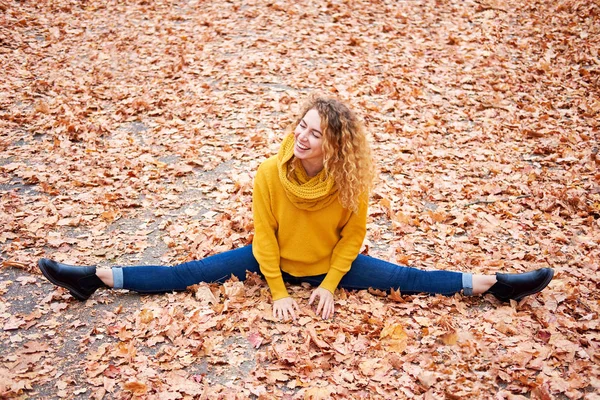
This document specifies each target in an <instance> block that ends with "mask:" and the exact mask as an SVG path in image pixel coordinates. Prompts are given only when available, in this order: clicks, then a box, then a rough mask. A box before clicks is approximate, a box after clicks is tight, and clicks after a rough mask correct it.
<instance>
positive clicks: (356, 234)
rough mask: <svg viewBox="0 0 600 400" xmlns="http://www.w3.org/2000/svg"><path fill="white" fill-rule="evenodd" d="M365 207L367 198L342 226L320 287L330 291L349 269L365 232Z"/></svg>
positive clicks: (366, 206) (366, 207)
mask: <svg viewBox="0 0 600 400" xmlns="http://www.w3.org/2000/svg"><path fill="white" fill-rule="evenodd" d="M367 209H368V198H366V196H365V199H363V200H362V201H361V202H360V205H359V207H358V212H356V213H352V215H351V216H350V219H349V220H348V222H347V223H346V225H344V227H343V228H342V231H341V234H340V240H339V241H338V242H337V244H336V245H335V247H334V249H333V253H332V255H331V265H330V267H329V271H328V272H327V275H326V276H325V279H323V281H322V282H321V285H320V286H321V287H323V288H325V289H327V290H329V291H330V292H331V293H333V292H335V289H336V288H337V286H338V285H339V283H340V281H341V280H342V278H343V277H344V275H346V273H347V272H348V271H350V267H351V266H352V263H353V262H354V260H355V259H356V257H357V256H358V253H359V252H360V248H361V246H362V244H363V241H364V239H365V235H366V234H367Z"/></svg>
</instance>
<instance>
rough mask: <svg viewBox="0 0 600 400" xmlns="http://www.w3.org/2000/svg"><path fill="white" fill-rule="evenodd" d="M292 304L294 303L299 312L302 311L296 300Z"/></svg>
mask: <svg viewBox="0 0 600 400" xmlns="http://www.w3.org/2000/svg"><path fill="white" fill-rule="evenodd" d="M292 304H293V305H294V308H295V309H296V311H298V312H299V311H300V306H299V305H298V303H296V301H294V302H293V303H292Z"/></svg>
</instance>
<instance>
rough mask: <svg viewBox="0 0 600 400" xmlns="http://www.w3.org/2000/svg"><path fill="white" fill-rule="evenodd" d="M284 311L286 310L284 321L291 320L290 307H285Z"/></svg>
mask: <svg viewBox="0 0 600 400" xmlns="http://www.w3.org/2000/svg"><path fill="white" fill-rule="evenodd" d="M283 312H284V315H285V318H284V321H287V320H289V319H290V314H289V309H288V308H284V309H283Z"/></svg>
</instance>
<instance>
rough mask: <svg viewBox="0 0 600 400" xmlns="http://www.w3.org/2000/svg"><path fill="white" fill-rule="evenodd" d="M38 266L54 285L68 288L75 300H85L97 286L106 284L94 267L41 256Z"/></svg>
mask: <svg viewBox="0 0 600 400" xmlns="http://www.w3.org/2000/svg"><path fill="white" fill-rule="evenodd" d="M38 267H39V268H40V270H41V271H42V273H43V274H44V276H45V277H46V278H48V280H49V281H50V282H52V283H54V284H55V285H58V286H62V287H64V288H66V289H69V291H70V292H71V294H72V295H73V297H75V298H76V299H77V300H81V301H85V300H87V299H88V298H89V297H90V296H91V295H92V294H93V293H94V292H95V291H96V289H98V288H101V287H105V286H106V285H105V284H104V282H102V280H100V278H98V277H97V276H96V267H76V266H72V265H67V264H61V263H59V262H56V261H52V260H48V259H47V258H42V259H40V260H39V261H38Z"/></svg>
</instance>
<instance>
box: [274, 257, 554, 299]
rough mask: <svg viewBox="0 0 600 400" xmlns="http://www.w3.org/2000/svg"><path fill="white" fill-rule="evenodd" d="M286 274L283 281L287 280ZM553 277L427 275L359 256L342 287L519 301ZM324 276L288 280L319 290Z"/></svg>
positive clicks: (549, 273) (543, 272)
mask: <svg viewBox="0 0 600 400" xmlns="http://www.w3.org/2000/svg"><path fill="white" fill-rule="evenodd" d="M285 275H286V274H284V279H285ZM553 276H554V270H552V269H551V268H540V269H537V270H535V271H530V272H524V273H517V274H503V273H497V274H495V275H472V274H470V273H462V272H452V271H441V270H437V271H425V270H420V269H417V268H412V267H403V266H400V265H396V264H393V263H389V262H387V261H383V260H379V259H377V258H373V257H368V256H364V255H361V254H359V255H358V257H357V258H356V260H354V262H353V263H352V267H351V268H350V271H348V273H347V274H346V275H345V276H344V277H343V278H342V280H341V282H340V284H339V287H341V288H345V289H350V290H363V289H368V288H374V289H379V290H384V291H389V290H390V289H396V290H400V292H401V293H403V294H416V293H429V294H443V295H452V294H454V293H458V292H460V291H462V292H463V294H465V295H476V294H484V293H485V294H488V293H489V294H493V295H494V296H495V297H496V298H498V299H499V300H501V301H506V302H508V301H510V300H516V301H520V300H521V299H523V298H524V297H525V296H529V295H531V294H534V293H537V292H539V291H541V290H542V289H544V288H545V287H546V286H547V285H548V283H550V281H551V280H552V277H553ZM324 278H325V275H318V276H307V277H298V278H296V277H288V280H289V281H291V280H292V279H293V280H295V281H298V282H308V283H310V284H311V285H313V286H318V285H320V284H321V281H323V279H324Z"/></svg>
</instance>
